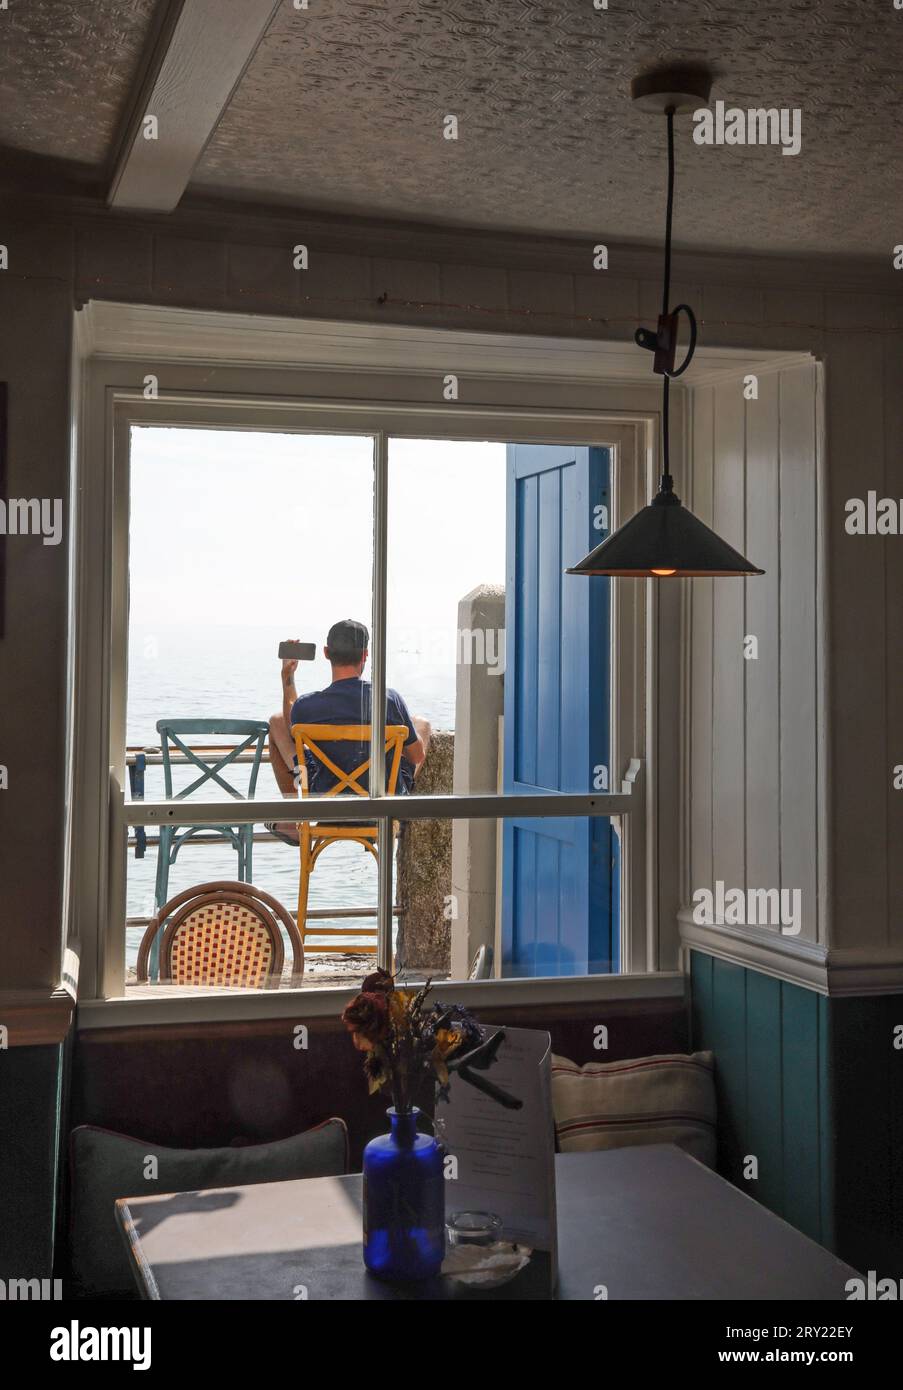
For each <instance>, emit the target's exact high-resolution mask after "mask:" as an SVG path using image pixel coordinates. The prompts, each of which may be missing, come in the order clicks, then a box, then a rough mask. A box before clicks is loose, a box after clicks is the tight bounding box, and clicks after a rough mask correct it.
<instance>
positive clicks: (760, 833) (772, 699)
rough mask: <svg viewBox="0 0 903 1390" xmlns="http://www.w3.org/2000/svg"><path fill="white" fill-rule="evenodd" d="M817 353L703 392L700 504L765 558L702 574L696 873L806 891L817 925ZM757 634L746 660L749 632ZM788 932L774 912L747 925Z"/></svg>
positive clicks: (692, 716) (736, 883) (806, 913)
mask: <svg viewBox="0 0 903 1390" xmlns="http://www.w3.org/2000/svg"><path fill="white" fill-rule="evenodd" d="M817 370H818V369H817V368H816V366H815V364H814V363H812V364H805V365H802V366H795V367H791V368H787V369H784V370H780V371H775V372H771V373H764V374H761V375H760V377H759V383H758V399H756V400H750V401H746V400H745V399H744V392H743V378H742V377H740V376H738V377H737V378H736V380H735V381H733V382H730V383H727V382H720V383H718V384H716V385H715V386H712V387H705V388H697V389H696V390H695V391H694V392H693V402H692V412H693V449H692V461H691V468H692V474H693V492H692V496H693V506H694V510H695V511H696V513H697V515H698V516H699V517H700V518H701V519H702V520H704V521H707V522H709V524H711V525H713V526H714V528H715V530H716V531H718V533H719V534H720V535H722V536H723V537H724V538H725V540H727V541H729V542H730V543H731V544H732V545H734V546H736V547H737V549H738V550H740V551H742V553H743V554H744V555H746V556H747V557H748V558H749V559H751V560H752V561H753V562H754V563H755V564H757V565H760V566H761V567H762V568H763V569H764V570H765V574H764V575H763V576H756V577H753V578H750V579H747V580H734V579H720V580H719V579H715V580H694V581H693V585H694V592H693V601H692V627H691V644H692V662H691V670H690V679H689V701H690V704H689V710H688V715H689V719H688V729H689V739H690V783H691V785H690V806H689V817H688V820H689V841H690V844H689V852H690V863H691V887H692V888H700V887H709V888H711V887H713V886H714V884H715V883H716V882H717V881H718V880H719V879H720V880H721V881H722V882H723V883H724V884H725V886H726V887H728V888H733V887H739V888H766V889H768V888H779V889H780V888H787V889H792V888H799V889H801V890H802V907H803V923H802V932H801V938H802V940H803V941H810V942H815V941H818V940H819V930H818V893H817V888H818V884H819V867H820V866H819V856H818V834H817V831H818V818H819V787H820V782H819V778H820V776H822V777H823V770H822V769H821V768H820V762H819V736H820V732H821V729H822V719H823V712H822V711H821V710H820V708H819V702H818V676H817V649H818V622H819V607H818V583H819V571H818V534H819V527H818V518H819V505H820V498H819V495H818V477H819V469H818V462H819V461H818V456H817V440H818V430H817V410H818V398H817ZM748 635H749V636H755V637H756V638H757V639H758V657H757V659H755V660H746V659H744V655H743V648H744V638H745V637H746V636H748ZM751 930H752V931H753V932H761V934H762V939H763V940H770V941H771V942H772V943H774V944H778V942H777V938H778V937H779V935H780V933H779V929H778V927H777V925H772V926H762V927H761V928H756V927H753V928H751Z"/></svg>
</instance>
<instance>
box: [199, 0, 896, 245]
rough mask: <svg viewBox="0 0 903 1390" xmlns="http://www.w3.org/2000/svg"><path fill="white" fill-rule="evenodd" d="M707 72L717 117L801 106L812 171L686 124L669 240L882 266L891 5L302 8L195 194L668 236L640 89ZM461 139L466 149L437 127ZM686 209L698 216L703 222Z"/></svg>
mask: <svg viewBox="0 0 903 1390" xmlns="http://www.w3.org/2000/svg"><path fill="white" fill-rule="evenodd" d="M665 59H670V60H673V59H684V60H695V61H704V62H708V63H709V64H711V65H712V67H713V68H714V70H715V72H716V85H715V90H714V92H713V99H717V98H718V97H720V98H722V99H723V100H725V101H726V102H727V103H728V104H729V105H735V104H736V105H740V106H743V107H747V106H761V105H765V106H777V107H791V108H793V107H799V108H801V110H802V135H803V145H802V152H801V153H800V154H799V155H798V156H796V157H790V156H784V155H782V154H781V153H780V151H779V150H778V149H775V148H761V147H737V146H733V147H726V146H721V147H711V148H706V147H698V146H696V145H694V144H693V142H692V139H691V135H690V131H691V129H692V126H691V123H690V121H689V118H687V120H686V121H685V122H683V123H682V125H681V126H680V133H679V136H678V149H679V151H680V163H679V180H680V182H679V185H678V193H679V198H678V205H677V223H676V229H675V240H676V241H677V242H678V244H683V245H688V246H690V245H692V246H708V247H724V248H732V249H740V248H749V249H755V250H762V251H765V250H783V251H794V250H795V251H821V252H824V251H839V252H846V253H864V254H873V255H887V254H889V248H890V247H892V246H893V245H894V244H895V243H896V242H897V241H899V240H900V239H901V237H900V232H901V218H903V181H901V158H900V154H901V131H903V109H901V87H903V77H901V74H903V12H901V11H897V10H895V9H894V8H893V6H892V4H891V0H755V3H751V2H750V0H609V9H608V10H599V11H596V10H594V8H593V4H592V2H591V0H503V2H502V3H499V0H366V2H365V0H310V8H309V9H308V10H306V11H294V10H293V9H292V7H291V6H289V5H286V7H285V8H284V9H283V10H281V11H280V12H279V14H277V16H276V18H275V19H274V21H273V23H272V25H271V27H270V30H269V32H268V34H267V36H266V37H265V39H264V40H263V43H262V44H261V46H260V48H259V49H258V50H257V53H256V55H255V57H254V59H253V60H252V62H251V65H250V67H249V69H248V71H247V73H246V74H245V77H244V78H243V80H242V82H241V84H240V86H239V89H238V91H237V93H236V95H235V97H234V98H233V101H232V103H231V105H230V107H229V109H228V111H227V112H226V114H225V116H224V118H223V120H222V121H221V123H220V125H219V127H218V129H217V130H216V132H215V134H214V136H213V139H212V140H211V142H210V144H209V145H208V147H207V150H206V152H205V154H204V156H203V158H202V160H201V162H200V164H199V166H198V169H197V170H196V175H195V181H194V183H193V185H192V186H193V187H194V188H203V190H204V191H205V192H207V193H213V192H221V193H224V194H225V193H229V194H233V195H234V193H235V192H240V193H241V194H242V195H244V196H253V197H255V198H257V199H260V200H266V201H286V202H292V203H296V204H298V205H299V206H302V207H307V208H311V209H323V210H327V209H328V210H332V211H340V212H346V213H352V214H355V215H359V216H362V217H392V218H403V219H406V220H416V221H428V222H434V223H439V224H444V225H467V226H473V227H492V228H506V229H512V230H518V231H540V232H546V233H562V234H569V235H573V234H579V235H586V236H590V237H594V238H595V237H603V238H605V237H607V238H610V239H611V240H620V239H625V240H640V241H642V240H649V239H656V238H657V237H659V235H660V222H661V213H662V201H663V200H662V193H661V189H662V178H663V172H664V169H663V140H664V129H663V122H662V121H661V120H656V119H655V118H653V117H649V116H644V115H642V114H641V113H639V112H637V111H635V110H634V109H632V107H631V103H630V100H629V96H628V90H629V79H630V77H631V76H632V75H633V74H634V72H635V71H636V70H637V69H641V68H643V67H645V66H647V65H649V64H653V63H657V62H660V61H662V60H665ZM448 113H451V114H454V115H456V116H458V118H459V121H460V138H459V140H458V141H457V142H453V141H448V140H445V139H443V138H442V118H443V116H444V115H446V114H448ZM691 202H692V203H695V206H694V207H693V208H692V211H691Z"/></svg>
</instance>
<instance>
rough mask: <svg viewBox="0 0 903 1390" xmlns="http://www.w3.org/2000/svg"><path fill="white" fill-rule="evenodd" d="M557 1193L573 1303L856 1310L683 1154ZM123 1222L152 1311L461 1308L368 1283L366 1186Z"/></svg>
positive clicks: (582, 1161) (613, 1160) (285, 1192)
mask: <svg viewBox="0 0 903 1390" xmlns="http://www.w3.org/2000/svg"><path fill="white" fill-rule="evenodd" d="M556 1180H557V1187H558V1242H559V1290H558V1297H559V1298H562V1299H588V1300H594V1299H598V1298H601V1297H606V1296H607V1297H608V1298H609V1299H837V1300H843V1299H844V1298H845V1297H846V1292H845V1289H844V1285H845V1283H846V1281H847V1280H848V1279H852V1278H854V1277H856V1271H855V1270H853V1269H851V1268H850V1267H849V1266H848V1265H845V1264H843V1263H842V1262H841V1261H840V1260H838V1259H836V1258H835V1257H834V1256H833V1255H831V1254H829V1253H828V1251H826V1250H823V1249H822V1247H821V1246H820V1245H816V1244H815V1243H814V1241H811V1240H809V1239H808V1237H806V1236H804V1235H801V1234H800V1232H799V1231H797V1230H795V1229H794V1228H793V1227H792V1226H788V1225H787V1224H786V1222H784V1221H781V1220H780V1219H779V1218H778V1217H776V1216H774V1215H772V1213H771V1212H769V1211H767V1210H766V1209H765V1208H764V1207H762V1206H760V1205H759V1204H758V1203H757V1202H755V1201H753V1200H752V1199H751V1198H750V1197H747V1196H746V1195H745V1194H744V1193H742V1192H739V1191H737V1189H736V1188H734V1187H732V1186H731V1185H730V1184H729V1183H727V1182H725V1181H724V1180H723V1179H722V1178H720V1177H718V1176H717V1175H716V1174H715V1173H712V1172H711V1171H710V1170H709V1169H708V1168H704V1167H703V1166H702V1165H701V1164H699V1163H697V1162H696V1161H695V1160H694V1159H692V1158H690V1157H689V1156H688V1155H687V1154H685V1153H684V1152H683V1151H682V1150H681V1149H678V1148H675V1147H674V1146H673V1145H670V1144H667V1145H650V1146H648V1147H638V1148H629V1149H614V1150H610V1151H609V1152H606V1153H585V1154H559V1155H558V1157H557V1159H556ZM116 1214H117V1217H118V1219H119V1223H120V1225H121V1227H122V1230H123V1234H124V1235H125V1238H126V1241H127V1242H128V1246H129V1250H130V1252H131V1256H132V1260H133V1265H134V1269H135V1273H136V1277H137V1280H138V1285H139V1288H140V1289H141V1292H142V1294H143V1295H144V1297H145V1298H151V1299H213V1300H220V1299H266V1300H270V1299H299V1298H307V1299H329V1298H331V1299H379V1298H396V1299H397V1298H406V1299H410V1298H430V1299H437V1298H439V1299H443V1298H449V1297H460V1296H462V1294H461V1291H460V1285H453V1284H451V1281H449V1280H445V1279H439V1280H436V1281H433V1282H432V1283H431V1284H428V1285H417V1286H414V1287H408V1288H399V1287H396V1286H392V1285H387V1284H383V1283H381V1282H380V1281H379V1280H377V1279H373V1278H372V1277H371V1276H370V1275H368V1274H367V1272H366V1270H365V1269H364V1266H363V1262H362V1260H361V1178H360V1174H354V1175H352V1176H349V1177H342V1178H309V1179H306V1180H301V1181H297V1182H278V1183H262V1184H259V1185H257V1186H251V1187H233V1188H218V1189H215V1190H214V1191H210V1192H182V1193H175V1194H172V1195H170V1196H157V1197H138V1198H135V1197H129V1198H126V1199H125V1200H123V1201H120V1202H117V1203H116ZM603 1286H604V1289H605V1291H606V1292H605V1293H603V1292H602V1289H603ZM484 1296H485V1295H484ZM506 1296H508V1297H513V1296H514V1295H513V1294H512V1293H510V1292H507V1293H506V1289H505V1288H504V1287H503V1288H501V1289H499V1290H498V1291H497V1292H496V1294H495V1297H501V1298H504V1297H506Z"/></svg>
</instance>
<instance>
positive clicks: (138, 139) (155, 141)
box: [107, 0, 280, 212]
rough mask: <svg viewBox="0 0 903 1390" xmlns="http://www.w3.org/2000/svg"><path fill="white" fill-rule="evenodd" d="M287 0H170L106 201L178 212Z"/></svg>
mask: <svg viewBox="0 0 903 1390" xmlns="http://www.w3.org/2000/svg"><path fill="white" fill-rule="evenodd" d="M279 4H280V0H181V3H178V0H176V3H174V4H173V5H171V7H170V10H169V12H168V14H167V17H166V20H165V21H164V23H163V25H162V27H161V29H160V32H159V34H158V36H157V40H156V45H155V49H154V52H153V54H152V56H151V60H150V63H149V64H148V66H147V69H146V72H145V77H144V81H143V83H142V87H141V89H140V91H139V92H138V94H137V99H136V101H135V104H134V106H133V108H132V112H131V116H130V118H129V121H128V123H127V126H126V129H125V135H124V138H123V141H122V146H121V149H120V154H119V158H118V160H117V163H116V170H115V173H114V176H113V181H112V184H111V187H110V192H109V195H108V198H107V202H108V203H109V205H110V207H114V208H123V209H124V208H129V209H133V210H136V211H142V212H172V210H173V208H175V207H176V206H177V204H178V202H179V199H180V198H181V197H182V194H183V193H184V192H185V189H186V187H187V186H188V182H189V179H190V178H191V175H192V173H193V172H194V169H195V166H196V164H197V162H198V160H199V159H200V157H201V155H202V154H203V152H204V148H205V146H206V145H207V142H208V140H209V139H210V137H211V135H212V134H213V132H214V130H215V129H216V126H217V124H218V123H219V120H220V118H221V116H222V115H223V112H224V111H225V110H226V107H227V106H228V105H229V102H230V100H231V98H232V94H233V92H234V91H235V89H236V87H237V86H238V83H239V81H240V80H241V77H242V75H243V73H244V71H245V69H246V68H247V66H248V64H249V62H250V61H251V59H252V57H253V56H254V52H255V50H256V48H257V45H258V44H259V43H260V40H261V39H262V38H263V36H264V34H265V33H266V30H267V28H268V26H269V23H270V20H271V19H272V18H273V15H274V14H275V12H276V10H277V9H278V8H279Z"/></svg>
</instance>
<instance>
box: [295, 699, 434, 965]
mask: <svg viewBox="0 0 903 1390" xmlns="http://www.w3.org/2000/svg"><path fill="white" fill-rule="evenodd" d="M410 736H411V735H410V731H409V729H408V727H407V725H406V724H387V725H386V745H385V747H386V795H387V796H394V795H395V789H396V787H397V785H398V771H399V768H400V766H401V754H402V749H403V748H404V745H405V743H406V742H407V740H408V739H409V738H410ZM292 737H293V738H294V740H295V749H296V752H297V754H298V766H299V767H300V768H305V767H306V765H307V754H308V752H310V754H311V755H312V756H313V757H314V758H315V759H316V760H317V762H319V763H321V764H322V766H323V767H324V768H326V769H327V770H328V771H329V772H330V773H331V774H332V776H333V777H335V779H336V781H335V784H334V785H333V786H332V787H330V788H329V790H328V791H326V792H322V793H320V792H317V793H315V795H317V796H320V795H323V796H362V797H368V796H369V790H368V788H367V786H366V785H365V779H366V778H367V777H368V775H369V772H370V759H369V757H367V758H366V759H365V760H364V761H363V762H361V763H360V765H359V766H358V767H356V768H354V769H353V771H351V772H347V771H346V770H345V769H344V768H341V767H339V766H338V765H337V764H336V763H335V762H334V761H333V759H332V758H331V757H330V756H329V754H328V753H327V752H326V750H325V749H324V748H323V747H322V745H323V744H324V743H357V744H361V745H363V746H366V747H369V745H370V725H369V724H293V725H292ZM307 783H308V779H307V778H302V781H301V796H302V799H303V798H305V797H307V796H310V795H312V794H313V793H311V792H310V791H309V790H308V785H307ZM377 836H378V826H376V825H375V824H373V823H372V822H370V821H361V822H357V821H355V822H350V821H345V822H344V823H342V824H340V825H328V824H326V823H324V822H322V821H320V822H312V821H301V822H300V823H299V825H298V844H299V847H300V851H301V874H300V878H299V882H298V931H299V932H300V933H301V940H302V942H304V943H305V951H306V952H307V954H308V955H326V954H329V955H355V956H356V955H375V953H376V936H377V928H376V927H375V926H374V927H360V928H358V927H355V928H354V935H355V936H360V937H363V938H364V942H363V943H362V944H360V945H348V944H345V945H340V944H335V945H332V944H327V945H322V946H308V945H307V944H306V925H307V909H308V900H309V897H310V876H311V874H312V873H313V871H314V868H315V867H316V864H317V861H318V860H319V858H320V855H321V854H322V853H323V851H324V850H325V849H328V848H329V846H330V845H334V844H342V843H347V842H348V841H352V842H356V843H357V844H359V845H363V847H364V849H365V850H366V851H367V852H368V853H369V854H372V855H373V858H374V859H376V860H377V862H378V861H379V850H378V849H377V844H376V841H377ZM316 935H317V936H318V937H320V936H324V937H339V938H345V941H346V943H347V938H348V936H349V929H348V928H347V927H320V926H318V927H317V930H316Z"/></svg>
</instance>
